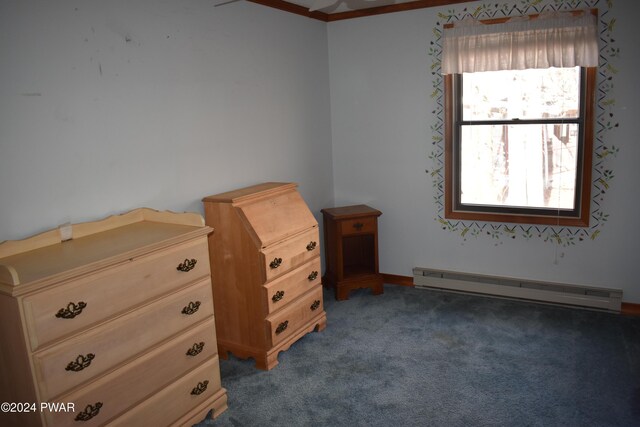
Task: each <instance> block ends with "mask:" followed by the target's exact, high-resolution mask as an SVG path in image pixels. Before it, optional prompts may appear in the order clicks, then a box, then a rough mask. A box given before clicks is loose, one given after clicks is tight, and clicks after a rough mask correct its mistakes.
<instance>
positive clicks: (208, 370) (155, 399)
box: [108, 356, 224, 427]
mask: <svg viewBox="0 0 640 427" xmlns="http://www.w3.org/2000/svg"><path fill="white" fill-rule="evenodd" d="M223 392H224V389H222V390H221V384H220V370H219V368H218V357H217V356H216V357H214V358H213V359H211V360H209V361H208V362H206V363H204V364H203V365H201V366H199V367H197V368H196V369H194V370H193V371H191V372H189V373H188V374H187V375H185V376H183V377H182V378H180V379H179V380H177V381H175V382H174V383H172V384H171V385H169V386H167V387H165V388H163V389H162V390H161V391H159V392H158V393H156V394H155V395H153V396H151V397H150V398H149V399H147V400H145V401H144V402H142V403H141V404H139V405H138V406H136V407H134V408H133V409H132V410H131V411H129V412H127V413H126V414H125V415H123V416H122V417H120V418H116V419H115V420H113V421H112V422H111V423H109V424H108V425H109V426H126V427H130V426H158V427H159V426H168V425H174V424H175V423H176V421H178V420H179V419H180V418H181V417H182V416H183V415H184V414H185V413H187V412H188V411H189V410H190V409H192V408H195V407H197V406H198V405H200V404H202V403H204V402H205V401H206V400H207V399H210V398H211V397H213V396H214V395H215V394H216V393H218V394H220V393H223ZM160 408H161V409H162V410H159V409H160Z"/></svg>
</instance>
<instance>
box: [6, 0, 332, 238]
mask: <svg viewBox="0 0 640 427" xmlns="http://www.w3.org/2000/svg"><path fill="white" fill-rule="evenodd" d="M215 3H216V2H214V1H211V0H188V1H185V0H181V1H175V0H136V1H122V0H120V1H104V0H83V1H71V0H64V1H62V0H57V1H46V0H40V1H35V0H19V1H18V0H16V1H8V0H1V1H0V94H1V95H0V241H2V240H6V239H21V238H24V237H27V236H29V235H31V234H34V233H37V232H40V231H44V230H47V229H50V228H53V227H56V226H58V225H59V224H62V223H65V222H67V221H70V222H74V223H75V222H82V221H86V220H94V219H100V218H103V217H105V216H107V215H109V214H113V213H121V212H124V211H128V210H130V209H134V208H137V207H140V206H147V207H150V208H154V209H159V210H165V209H169V210H174V211H185V210H186V211H197V212H201V213H202V207H201V202H200V200H201V199H202V197H203V196H207V195H210V194H214V193H218V192H222V191H227V190H232V189H234V188H238V187H241V186H245V185H251V184H255V183H258V182H261V181H293V182H297V183H299V185H300V191H301V193H302V195H303V197H304V198H305V199H306V200H307V201H308V203H309V205H310V207H311V209H312V210H313V211H314V214H316V216H317V217H318V218H320V213H319V210H320V209H321V208H322V207H324V206H327V205H330V204H331V203H332V202H333V182H332V172H331V141H330V138H331V125H330V109H329V70H328V62H327V28H326V24H325V23H322V22H320V21H315V20H310V19H307V18H304V17H301V16H297V15H293V14H289V13H284V12H282V11H278V10H275V9H271V8H267V7H264V6H260V5H256V4H253V3H249V2H243V1H242V2H237V3H233V4H229V5H226V6H223V7H213V5H214V4H215Z"/></svg>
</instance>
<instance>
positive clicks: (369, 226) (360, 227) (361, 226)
mask: <svg viewBox="0 0 640 427" xmlns="http://www.w3.org/2000/svg"><path fill="white" fill-rule="evenodd" d="M375 229H376V218H375V217H368V218H354V219H347V220H343V221H340V232H341V233H342V235H343V236H349V235H351V234H361V233H373V232H375Z"/></svg>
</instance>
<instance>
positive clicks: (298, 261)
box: [261, 227, 320, 282]
mask: <svg viewBox="0 0 640 427" xmlns="http://www.w3.org/2000/svg"><path fill="white" fill-rule="evenodd" d="M319 254H320V236H319V234H318V228H317V227H313V228H311V229H310V230H308V231H306V232H305V233H303V234H301V235H299V236H296V237H292V238H291V239H287V240H283V241H282V242H280V243H278V244H276V245H273V246H270V247H267V248H265V249H263V250H262V253H261V255H262V260H263V263H264V274H265V282H268V281H270V280H273V279H275V278H276V277H278V276H281V275H282V274H284V273H286V272H287V271H290V270H291V269H294V268H296V267H298V266H300V265H302V264H304V263H305V262H307V261H309V260H311V259H313V258H315V257H317V256H318V255H319Z"/></svg>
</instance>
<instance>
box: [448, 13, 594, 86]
mask: <svg viewBox="0 0 640 427" xmlns="http://www.w3.org/2000/svg"><path fill="white" fill-rule="evenodd" d="M597 21H598V19H597V16H595V15H594V14H592V13H591V12H590V11H588V10H587V11H581V13H575V12H551V13H542V14H540V15H538V16H537V17H535V18H534V17H526V16H525V17H516V18H511V19H510V20H509V21H507V22H505V23H500V24H484V23H482V22H480V21H478V20H476V19H473V18H467V19H463V20H462V21H460V22H457V23H456V24H455V25H454V26H453V27H451V28H445V29H444V34H443V47H442V74H458V73H473V72H479V71H498V70H523V69H528V68H550V67H576V66H580V67H595V66H597V65H598V22H597Z"/></svg>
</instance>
